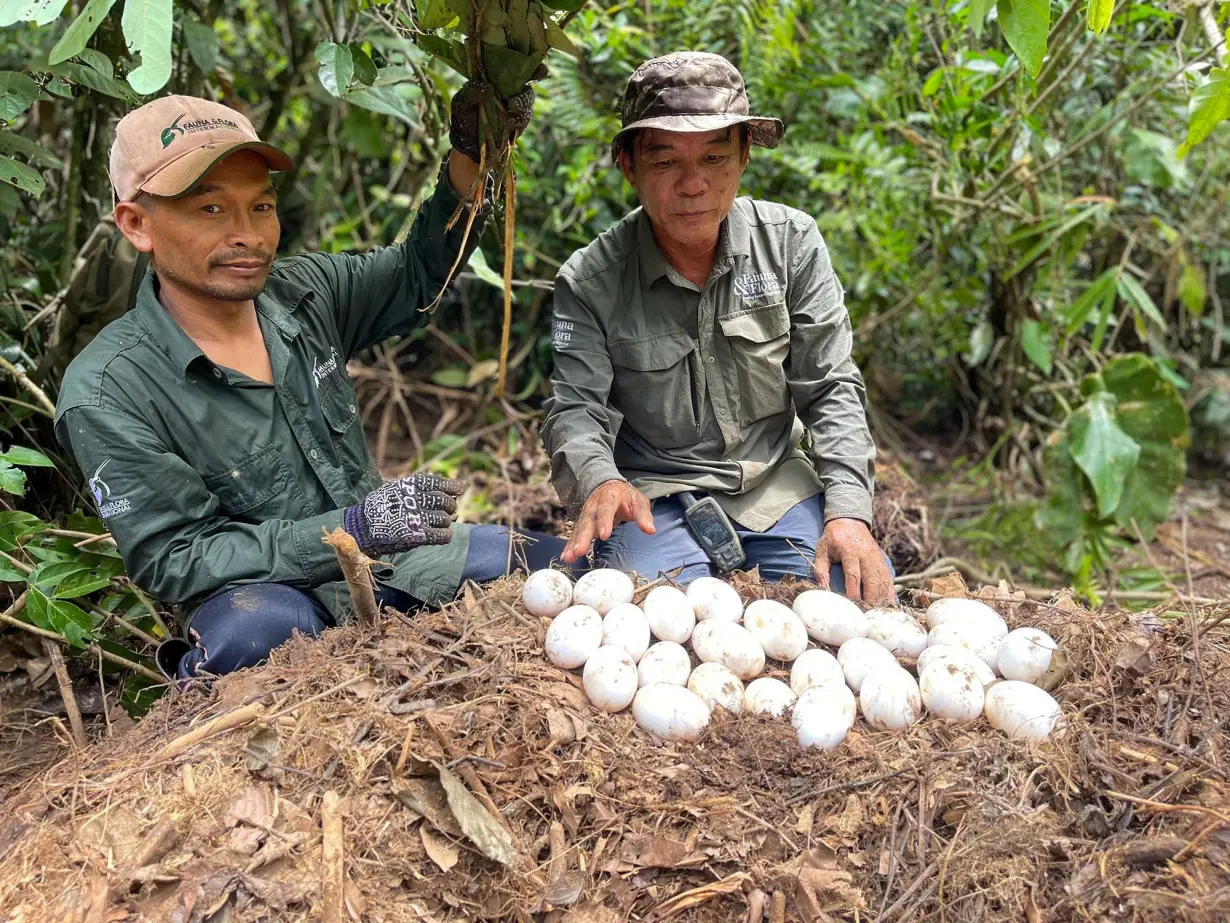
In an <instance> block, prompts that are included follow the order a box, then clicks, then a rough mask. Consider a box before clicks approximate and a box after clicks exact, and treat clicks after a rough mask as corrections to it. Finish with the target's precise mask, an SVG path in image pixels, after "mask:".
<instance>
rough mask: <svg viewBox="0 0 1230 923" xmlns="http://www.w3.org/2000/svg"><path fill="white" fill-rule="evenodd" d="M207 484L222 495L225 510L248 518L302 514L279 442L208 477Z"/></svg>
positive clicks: (250, 520) (286, 516)
mask: <svg viewBox="0 0 1230 923" xmlns="http://www.w3.org/2000/svg"><path fill="white" fill-rule="evenodd" d="M205 487H206V488H207V489H208V490H209V492H210V493H212V494H213V495H214V496H216V497H217V498H218V503H219V505H220V507H221V512H222V513H223V514H224V515H227V516H230V517H232V518H234V519H239V520H242V521H246V522H263V521H264V520H266V519H285V518H298V517H297V516H296V515H295V514H296V513H297V511H296V510H294V509H292V507H293V505H294V504H293V502H292V501H291V498H292V497H298V496H299V490H298V486H297V485H295V484H294V483H293V481H292V480H291V476H290V470H289V469H288V468H287V467H286V462H284V461H283V460H282V456H281V455H279V454H278V450H277V448H276V447H275V446H266V447H265V448H263V449H261V450H260V451H259V452H255V453H254V454H252V455H249V456H248V457H247V458H245V459H243V460H242V461H240V462H237V463H236V464H234V465H232V466H231V467H230V468H228V469H227V470H226V471H223V472H220V473H218V474H213V475H210V476H208V477H206V478H205Z"/></svg>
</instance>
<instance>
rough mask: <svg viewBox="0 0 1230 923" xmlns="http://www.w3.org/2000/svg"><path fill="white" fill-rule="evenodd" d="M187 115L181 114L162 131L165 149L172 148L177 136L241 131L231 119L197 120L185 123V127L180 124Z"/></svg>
mask: <svg viewBox="0 0 1230 923" xmlns="http://www.w3.org/2000/svg"><path fill="white" fill-rule="evenodd" d="M185 115H187V113H186V112H181V113H180V114H179V115H178V116H177V117H176V119H175V121H174V122H172V123H171V124H170V125H168V126H167V127H166V128H164V129H163V130H162V146H163V148H164V149H165V148H168V147H170V146H171V142H172V141H174V140H175V138H176V136H177V135H192V134H196V133H197V132H199V131H213V130H214V129H215V128H232V129H234V130H235V131H239V130H240V128H239V126H238V125H236V124H235V123H234V122H232V121H231V120H230V119H196V120H195V121H192V122H184V124H183V125H181V124H179V120H180V119H182V118H183V117H184V116H185Z"/></svg>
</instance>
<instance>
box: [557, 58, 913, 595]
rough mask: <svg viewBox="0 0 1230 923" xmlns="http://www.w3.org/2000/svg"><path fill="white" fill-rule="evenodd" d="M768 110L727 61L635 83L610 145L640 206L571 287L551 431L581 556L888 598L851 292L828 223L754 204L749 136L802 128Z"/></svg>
mask: <svg viewBox="0 0 1230 923" xmlns="http://www.w3.org/2000/svg"><path fill="white" fill-rule="evenodd" d="M750 113H751V110H750V107H749V104H748V99H747V93H746V91H745V90H744V86H743V78H742V76H741V75H740V74H739V71H738V70H737V69H736V68H735V67H734V66H733V65H731V64H730V63H729V62H727V61H726V60H725V59H724V58H721V57H719V56H718V55H713V54H702V53H698V52H679V53H676V54H671V55H667V56H665V57H662V58H655V59H654V60H652V61H648V62H646V63H645V64H642V65H641V66H640V67H639V68H637V70H636V72H635V73H633V75H632V77H631V78H630V79H629V81H628V86H627V91H626V93H625V97H624V105H623V113H622V116H623V125H622V129H621V131H620V132H619V134H618V135H616V137H615V140H614V143H613V145H612V152H611V153H612V157H613V159H614V160H615V162H616V163H617V164H618V165H619V168H620V169H621V170H622V171H623V174H624V176H625V177H626V178H627V180H628V182H629V183H631V184H632V185H633V186H634V187H635V188H636V192H637V196H638V197H639V199H640V203H641V207H640V208H639V209H637V210H636V211H634V212H632V213H631V214H630V215H628V216H627V217H626V218H624V219H623V220H622V221H620V222H619V223H618V224H617V225H615V227H613V228H611V229H610V230H609V231H607V232H606V233H604V234H603V235H602V236H601V237H599V238H598V239H597V240H595V241H594V242H593V243H591V244H590V245H589V246H587V247H585V248H583V249H581V250H579V251H577V253H575V254H573V256H572V258H571V259H569V260H568V262H567V263H566V264H565V265H564V266H563V268H562V269H561V270H560V272H559V277H558V279H557V281H556V285H555V304H554V311H555V316H554V326H553V330H552V341H553V347H554V353H555V371H554V375H553V377H552V396H551V399H550V400H549V402H548V404H547V411H546V421H545V423H544V425H543V439H544V441H545V443H546V446H547V450H548V452H549V453H550V455H551V468H552V478H553V481H554V484H555V487H556V489H557V490H558V491H559V494H560V496H561V498H562V499H563V500H564V502H565V504H566V505H568V506H569V507H570V509H572V510H574V511H576V513H577V524H576V529H575V530H574V532H573V535H572V539H571V541H570V542H569V544H568V547H567V548H566V550H565V553H564V560H565V561H572V560H576V559H577V558H578V557H579V556H581V555H584V554H586V553H587V552H588V551H589V550H590V547H591V545H593V544H594V543H595V542H597V544H598V549H597V559H598V563H600V564H603V565H605V566H610V567H616V568H620V569H621V570H631V571H636V572H638V573H640V574H641V575H642V576H645V577H649V578H653V577H656V576H657V575H658V574H659V573H662V572H667V571H674V570H677V569H678V572H679V579H680V581H681V582H685V583H686V582H688V581H690V580H692V579H695V578H696V577H699V576H704V575H710V574H713V573H716V572H719V571H725V570H731V569H738V568H746V569H750V568H752V567H753V566H756V567H759V568H760V573H761V575H762V576H764V577H765V578H767V579H776V580H780V579H782V578H784V577H789V576H794V577H800V578H808V577H812V576H814V577H815V579H816V580H817V581H818V582H819V583H820V584H821V585H822V586H831V587H832V588H833V589H835V590H838V591H841V590H844V591H845V592H846V593H847V594H848V595H850V596H852V597H855V598H862V599H864V600H866V601H867V602H870V603H872V604H876V605H883V604H886V603H889V602H890V601H891V600H892V599H893V584H892V576H891V568H890V565H889V563H888V560H887V558H885V557H884V555H883V553H882V552H881V551H880V548H879V547H878V545H877V544H876V542H875V540H874V539H873V538H872V536H871V531H870V528H869V527H870V525H871V492H872V477H873V473H874V464H873V462H874V458H875V449H874V447H873V445H872V441H871V434H870V432H869V431H868V427H867V419H866V415H865V412H864V407H863V401H864V397H865V392H864V388H863V382H862V379H861V377H860V375H859V371H858V369H857V368H856V367H855V366H854V363H853V361H852V360H851V358H850V347H851V340H852V336H851V330H850V318H849V315H848V313H847V311H846V308H845V303H844V297H843V296H844V292H843V290H842V287H841V283H840V282H839V281H838V279H837V276H836V274H835V273H834V271H833V266H832V263H831V261H830V260H829V254H828V250H827V249H826V248H825V245H824V241H823V240H822V239H821V237H820V232H819V231H818V230H817V228H816V222H815V220H814V219H813V218H812V217H811V216H809V215H806V214H804V213H803V212H800V211H797V210H796V209H793V208H788V207H786V206H784V205H778V204H775V203H772V202H761V201H756V200H753V199H749V198H736V196H737V194H738V190H739V182H740V179H741V177H742V175H743V171H744V169H745V168H746V167H747V163H748V157H749V148H750V146H751V145H758V146H761V147H776V146H777V144H778V142H779V141H780V139H781V137H782V133H783V126H782V123H781V122H780V121H778V120H777V119H774V118H765V117H761V116H754V115H751V114H750ZM805 434H806V436H807V437H808V440H809V445H808V446H807V450H806V451H804V450H803V449H802V448H800V442H801V440H802V438H803V437H804V435H805Z"/></svg>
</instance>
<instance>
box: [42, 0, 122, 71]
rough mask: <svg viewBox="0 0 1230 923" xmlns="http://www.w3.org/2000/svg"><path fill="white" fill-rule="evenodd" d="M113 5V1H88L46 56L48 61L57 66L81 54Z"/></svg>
mask: <svg viewBox="0 0 1230 923" xmlns="http://www.w3.org/2000/svg"><path fill="white" fill-rule="evenodd" d="M114 5H115V0H89V2H88V3H86V5H85V7H84V8H83V9H82V10H81V12H80V13H79V14H78V15H77V18H76V19H74V20H73V23H72V25H71V26H69V27H68V29H67V30H65V32H64V34H63V35H62V36H60V40H59V41H58V42H56V44H55V47H54V48H52V49H51V54H49V55H48V56H47V59H48V61H50V62H51V63H52V64H59V63H60V62H61V61H67V60H68V59H69V58H75V57H76V56H77V55H79V54H81V52H82V51H84V50H85V46H86V43H88V42H89V40H90V37H91V36H92V35H93V34H94V32H95V30H97V29H98V24H99V23H100V22H102V21H103V19H105V18H106V16H107V13H109V12H111V7H113V6H114Z"/></svg>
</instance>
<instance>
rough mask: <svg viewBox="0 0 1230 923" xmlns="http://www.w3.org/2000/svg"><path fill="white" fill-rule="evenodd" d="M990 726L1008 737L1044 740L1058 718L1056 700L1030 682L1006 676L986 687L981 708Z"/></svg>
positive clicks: (1060, 715) (1058, 709)
mask: <svg viewBox="0 0 1230 923" xmlns="http://www.w3.org/2000/svg"><path fill="white" fill-rule="evenodd" d="M983 711H984V713H985V714H986V716H987V721H988V722H989V723H990V725H991V727H993V728H997V729H998V730H1001V731H1003V732H1004V733H1005V734H1007V735H1008V736H1009V737H1019V738H1023V739H1026V740H1034V741H1041V740H1046V739H1047V738H1048V737H1049V736H1050V735H1051V732H1052V731H1053V730H1054V729H1055V726H1056V725H1057V724H1058V723H1059V721H1060V720H1061V718H1062V716H1063V713H1062V711H1060V708H1059V703H1058V702H1056V701H1055V700H1054V699H1053V698H1052V697H1051V695H1050V693H1048V692H1046V691H1045V690H1042V689H1039V688H1038V687H1037V686H1034V685H1032V684H1031V683H1024V682H1021V681H1020V680H1015V679H1005V680H1001V681H1000V682H998V683H996V684H995V685H994V686H992V687H991V688H990V689H988V690H987V699H986V705H985V706H984V708H983Z"/></svg>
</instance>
